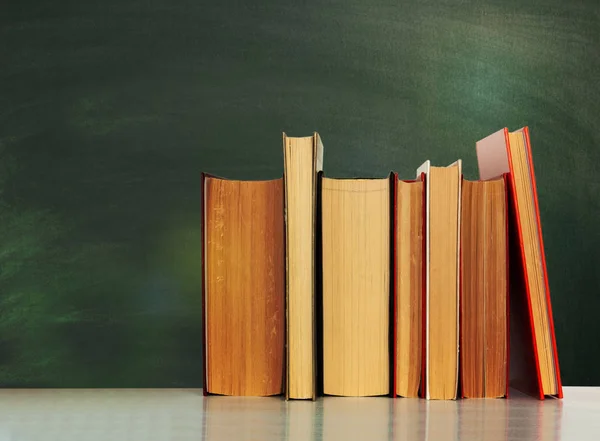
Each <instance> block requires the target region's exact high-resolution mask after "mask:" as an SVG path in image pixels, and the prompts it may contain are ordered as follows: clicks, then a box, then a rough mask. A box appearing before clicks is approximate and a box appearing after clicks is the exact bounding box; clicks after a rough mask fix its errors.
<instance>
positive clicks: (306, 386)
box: [283, 133, 323, 399]
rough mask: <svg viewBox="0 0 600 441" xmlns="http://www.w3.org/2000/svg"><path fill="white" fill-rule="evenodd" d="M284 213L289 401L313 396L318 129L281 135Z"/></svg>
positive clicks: (320, 150) (320, 157) (319, 162)
mask: <svg viewBox="0 0 600 441" xmlns="http://www.w3.org/2000/svg"><path fill="white" fill-rule="evenodd" d="M283 157H284V180H285V212H286V216H285V219H286V314H287V332H286V336H287V345H286V347H287V350H286V366H287V369H286V390H285V395H286V398H287V399H315V398H316V395H317V394H316V371H317V366H316V364H317V361H316V352H317V349H316V348H317V342H316V300H315V299H316V297H315V291H316V273H317V268H316V264H315V259H316V245H315V243H316V230H317V221H316V219H317V190H316V189H317V173H318V172H319V171H321V170H322V169H323V144H322V142H321V138H320V137H319V135H318V134H317V133H315V134H314V135H313V136H308V137H303V138H293V137H289V136H286V135H285V134H283Z"/></svg>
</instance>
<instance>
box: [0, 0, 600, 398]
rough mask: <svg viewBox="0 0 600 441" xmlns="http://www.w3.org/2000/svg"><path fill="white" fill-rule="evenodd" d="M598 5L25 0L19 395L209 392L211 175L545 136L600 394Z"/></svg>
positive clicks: (552, 0) (15, 221)
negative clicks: (205, 224)
mask: <svg viewBox="0 0 600 441" xmlns="http://www.w3.org/2000/svg"><path fill="white" fill-rule="evenodd" d="M599 47H600V11H599V9H598V3H597V0H587V1H567V0H560V1H559V0H534V1H530V2H518V1H511V0H504V1H499V2H493V4H492V2H490V3H489V4H488V3H484V2H483V1H462V2H452V1H443V0H431V1H419V2H417V1H397V0H393V1H391V0H388V1H382V0H321V1H313V2H308V1H298V0H294V1H291V0H277V1H275V0H262V1H259V2H247V1H239V0H238V1H231V0H220V1H214V2H210V3H209V2H203V1H200V2H198V1H191V0H183V1H177V2H174V1H169V0H147V1H141V0H105V1H102V2H100V1H94V2H92V1H70V0H67V1H61V2H46V1H40V0H20V1H15V2H8V4H5V5H4V6H3V7H2V13H1V14H0V60H2V69H0V386H31V387H33V386H44V387H45V386H48V387H194V386H196V387H197V386H201V385H202V372H201V329H202V320H201V313H200V289H201V288H200V263H201V254H200V230H199V219H200V203H199V195H200V172H201V171H206V172H210V173H213V174H217V175H221V176H227V177H231V178H239V179H257V178H273V177H278V176H281V175H282V160H283V158H282V146H281V132H282V131H285V132H286V133H287V134H288V135H290V136H304V135H309V134H311V133H312V132H313V131H315V130H316V131H318V132H319V133H320V134H321V136H322V138H323V141H324V145H325V161H324V164H325V172H326V174H327V175H328V176H338V177H339V176H380V177H383V176H386V175H387V174H388V172H389V171H391V170H395V171H398V172H399V173H400V176H401V177H403V178H411V177H413V176H414V171H415V169H416V168H417V167H418V166H419V165H420V164H421V163H422V162H423V161H424V160H426V159H431V160H432V162H433V163H434V164H438V165H443V164H448V163H451V162H453V161H454V160H456V159H457V158H462V159H463V165H464V171H465V175H466V178H470V179H474V178H476V177H477V173H476V156H475V141H477V140H478V139H480V138H483V137H484V136H486V135H488V134H490V133H492V132H494V131H496V130H498V129H500V128H502V127H504V126H508V127H510V128H511V129H517V128H519V127H522V126H524V125H528V126H529V127H530V130H531V137H532V145H533V157H534V161H535V165H536V173H537V180H538V184H539V196H540V205H541V215H542V221H543V228H544V236H545V242H546V247H547V260H548V269H549V275H550V285H551V292H552V301H553V304H554V313H555V324H556V333H557V339H558V349H559V354H560V363H561V368H562V374H563V382H564V383H565V384H567V385H600V369H598V368H597V366H598V363H600V340H599V339H598V336H599V335H600V321H599V320H598V313H599V311H600V271H599V270H598V268H599V267H600V227H599V221H600V178H599V177H598V173H597V172H598V169H599V168H600V165H599V164H600V135H599V132H598V127H600V105H599V102H600V91H599V87H598V86H599V80H600V54H599Z"/></svg>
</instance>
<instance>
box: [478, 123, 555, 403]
mask: <svg viewBox="0 0 600 441" xmlns="http://www.w3.org/2000/svg"><path fill="white" fill-rule="evenodd" d="M476 148H477V160H478V165H479V174H480V179H482V180H487V179H493V178H497V177H500V176H502V175H503V174H505V173H508V174H509V175H508V176H509V178H508V188H507V190H508V191H507V196H508V198H509V204H508V205H509V232H510V233H509V256H510V257H509V260H510V261H511V265H510V271H511V274H510V277H509V278H510V283H511V285H510V296H509V297H510V300H509V303H510V319H509V320H510V325H509V326H510V350H511V352H512V353H511V354H510V368H509V384H510V386H511V387H514V388H515V389H519V390H521V391H522V392H524V393H527V394H529V395H533V396H537V397H539V399H540V400H543V399H544V397H546V396H552V397H556V398H562V397H563V392H562V382H561V378H560V369H559V363H558V352H557V348H556V337H555V333H554V320H553V316H552V306H551V299H550V287H549V284H548V271H547V268H546V258H545V252H544V242H543V237H542V227H541V220H540V212H539V202H538V195H537V186H536V181H535V173H534V167H533V157H532V154H531V143H530V139H529V130H528V128H527V127H524V128H522V129H519V130H517V131H516V132H512V133H509V131H508V129H507V128H504V129H502V130H499V131H497V132H496V133H493V134H491V135H489V136H488V137H486V138H484V139H482V140H481V141H478V142H477V145H476ZM527 210H529V213H531V216H530V217H529V219H533V222H532V224H525V222H526V219H528V217H526V216H525V213H527V212H528V211H527Z"/></svg>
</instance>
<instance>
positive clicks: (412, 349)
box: [395, 177, 425, 398]
mask: <svg viewBox="0 0 600 441" xmlns="http://www.w3.org/2000/svg"><path fill="white" fill-rule="evenodd" d="M396 193H397V194H396V240H395V243H396V247H395V252H396V281H395V283H396V307H395V309H396V331H395V332H396V345H395V348H396V351H395V357H396V368H395V370H396V381H395V388H396V395H399V396H401V397H406V398H414V397H418V396H419V386H420V384H421V364H422V358H423V346H422V341H423V339H422V335H423V293H424V285H425V284H424V275H425V265H424V251H425V248H424V247H425V237H424V233H425V230H424V219H425V217H424V207H425V184H424V182H423V179H422V178H421V177H419V179H418V180H416V181H403V180H398V181H397V188H396Z"/></svg>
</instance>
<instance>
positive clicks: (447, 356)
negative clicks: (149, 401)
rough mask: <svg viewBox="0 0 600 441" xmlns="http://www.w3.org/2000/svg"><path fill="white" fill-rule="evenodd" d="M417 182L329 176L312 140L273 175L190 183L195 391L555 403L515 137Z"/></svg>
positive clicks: (433, 169)
mask: <svg viewBox="0 0 600 441" xmlns="http://www.w3.org/2000/svg"><path fill="white" fill-rule="evenodd" d="M476 148H477V157H478V164H479V172H480V179H479V180H478V181H469V180H466V179H464V178H463V175H462V169H461V161H460V160H459V161H457V162H455V163H454V164H452V165H450V166H447V167H438V166H433V165H431V164H430V162H429V161H427V162H425V163H424V164H423V165H422V166H421V167H419V168H418V169H417V171H416V176H415V179H413V180H402V179H399V177H398V175H397V174H396V173H391V174H390V175H389V176H387V177H385V178H378V179H377V178H353V179H350V178H343V179H336V178H332V177H329V176H326V175H325V174H324V173H323V143H322V141H321V138H320V136H319V135H318V134H317V133H315V134H313V136H309V137H302V138H295V137H288V136H286V135H285V134H284V136H283V149H284V173H283V178H279V179H273V180H267V181H241V180H232V179H225V178H220V177H215V176H212V175H208V174H205V173H203V174H202V247H203V250H202V252H203V268H202V281H203V283H202V295H203V297H202V305H203V318H204V336H203V339H204V341H203V351H204V354H203V355H204V357H203V359H204V392H205V393H206V394H220V395H238V396H241V395H253V396H269V395H279V394H285V396H286V398H288V399H315V398H316V397H317V396H319V395H322V394H323V395H335V396H379V395H389V396H392V397H396V396H401V397H418V396H420V397H423V398H427V399H456V398H458V397H465V398H480V397H481V398H483V397H494V398H496V397H508V393H509V392H508V391H509V386H511V387H515V388H518V389H520V390H522V391H524V392H526V393H529V394H531V395H534V396H536V397H539V398H540V399H544V397H545V396H554V397H559V398H560V397H562V385H561V379H560V372H559V366H558V355H557V350H556V342H555V337H554V325H553V317H552V309H551V305H550V293H549V287H548V277H547V271H546V262H545V257H544V246H543V239H542V234H541V223H540V219H539V208H538V201H537V188H536V183H535V175H534V170H533V162H532V156H531V147H530V141H529V131H528V129H527V128H523V129H520V130H518V131H515V132H510V133H509V131H508V130H507V129H503V130H500V131H498V132H496V133H494V134H492V135H490V136H488V137H487V138H485V139H483V140H481V141H479V142H477V143H476Z"/></svg>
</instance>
